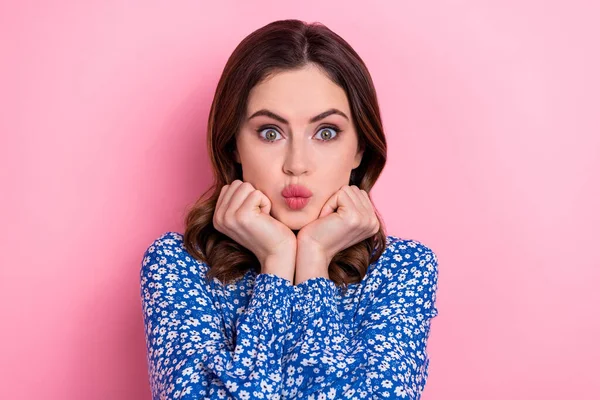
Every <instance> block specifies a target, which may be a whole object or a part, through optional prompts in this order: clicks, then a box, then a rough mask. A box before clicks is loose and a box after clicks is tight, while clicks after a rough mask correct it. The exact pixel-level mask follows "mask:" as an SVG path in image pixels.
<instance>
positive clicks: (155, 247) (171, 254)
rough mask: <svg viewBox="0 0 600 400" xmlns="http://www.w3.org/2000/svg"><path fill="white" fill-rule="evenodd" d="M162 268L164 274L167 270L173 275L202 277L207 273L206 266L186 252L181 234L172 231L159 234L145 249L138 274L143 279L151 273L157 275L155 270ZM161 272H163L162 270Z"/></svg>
mask: <svg viewBox="0 0 600 400" xmlns="http://www.w3.org/2000/svg"><path fill="white" fill-rule="evenodd" d="M162 267H164V272H166V271H167V270H168V271H169V272H170V273H173V274H181V273H183V274H188V273H191V274H194V275H201V276H204V275H205V274H206V271H207V265H206V264H205V263H203V262H200V261H198V260H196V259H195V258H194V257H192V256H191V255H190V253H189V252H188V251H187V249H186V247H185V244H184V242H183V234H181V233H179V232H173V231H168V232H165V233H163V234H161V235H160V236H158V237H157V238H155V239H154V240H153V241H152V242H150V244H149V245H148V246H147V247H146V249H145V251H144V254H143V257H142V263H141V271H140V274H141V276H142V278H143V277H144V276H148V275H151V274H152V273H153V272H154V273H157V270H158V269H159V268H162ZM161 272H163V270H162V269H161ZM164 272H163V273H164ZM158 273H160V272H158Z"/></svg>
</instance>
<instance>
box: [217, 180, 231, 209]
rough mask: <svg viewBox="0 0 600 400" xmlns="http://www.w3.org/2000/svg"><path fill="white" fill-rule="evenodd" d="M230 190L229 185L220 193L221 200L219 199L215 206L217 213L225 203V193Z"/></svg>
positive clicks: (224, 186) (222, 188)
mask: <svg viewBox="0 0 600 400" xmlns="http://www.w3.org/2000/svg"><path fill="white" fill-rule="evenodd" d="M227 189H229V185H223V186H221V191H220V192H219V198H218V199H217V204H216V205H215V211H218V210H219V207H220V206H221V204H222V203H223V197H225V192H226V191H227Z"/></svg>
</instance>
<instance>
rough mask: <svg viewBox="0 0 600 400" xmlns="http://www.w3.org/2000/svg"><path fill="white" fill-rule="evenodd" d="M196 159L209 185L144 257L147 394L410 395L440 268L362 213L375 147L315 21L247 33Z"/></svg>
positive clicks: (365, 94) (424, 361) (382, 153)
mask: <svg viewBox="0 0 600 400" xmlns="http://www.w3.org/2000/svg"><path fill="white" fill-rule="evenodd" d="M208 150H209V154H210V160H211V162H212V166H213V173H214V182H215V183H214V185H213V186H212V187H211V188H210V189H209V190H208V191H207V192H206V193H205V194H204V195H203V196H202V197H201V198H200V199H199V200H198V202H197V203H196V204H195V205H194V206H193V207H192V209H191V210H189V213H188V216H187V219H186V230H185V233H184V234H183V235H182V234H179V233H177V232H166V233H164V234H162V235H161V236H160V237H158V238H157V239H156V240H155V241H154V242H153V243H151V244H150V246H149V247H148V249H147V250H146V252H145V254H144V257H143V261H142V267H141V296H142V306H143V311H144V323H145V334H146V344H147V349H148V366H149V374H150V383H151V390H152V393H153V398H154V399H179V398H187V399H201V398H210V399H231V398H233V399H284V398H286V399H287V398H306V399H325V398H327V399H341V398H356V399H358V398H367V399H372V398H397V399H398V398H406V399H417V398H419V397H420V394H421V392H422V391H423V388H424V385H425V382H426V379H427V376H428V364H429V358H428V355H427V352H426V343H427V339H428V336H429V329H430V321H431V319H432V318H433V317H434V316H436V315H437V309H436V308H435V296H436V289H437V258H436V256H435V254H434V253H433V252H432V250H431V249H430V248H428V247H427V246H425V245H424V244H422V243H420V242H418V241H416V240H409V239H402V238H400V237H397V236H392V235H386V233H385V231H384V228H383V226H382V225H383V224H382V223H381V219H380V218H379V215H378V213H377V212H376V209H375V207H374V206H373V204H372V203H371V199H370V197H369V191H370V190H371V188H372V187H373V185H374V184H375V182H376V181H377V178H378V177H379V175H380V173H381V171H382V169H383V167H384V165H385V161H386V140H385V136H384V133H383V129H382V124H381V118H380V114H379V106H378V103H377V97H376V93H375V89H374V87H373V83H372V80H371V77H370V75H369V72H368V70H367V68H366V66H365V65H364V63H363V61H362V60H361V59H360V57H359V56H358V55H357V54H356V52H355V51H354V50H353V49H352V48H351V47H350V46H349V45H348V43H346V42H345V41H344V40H343V39H342V38H341V37H339V36H338V35H337V34H335V33H334V32H332V31H331V30H329V29H328V28H327V27H325V26H323V25H322V24H310V25H309V24H305V23H303V22H301V21H298V20H283V21H276V22H273V23H270V24H268V25H266V26H264V27H262V28H260V29H258V30H257V31H255V32H253V33H251V34H250V35H249V36H247V37H246V38H245V39H244V40H243V41H242V42H241V43H240V44H239V45H238V47H237V48H236V49H235V50H234V52H233V54H232V55H231V57H230V58H229V60H228V62H227V64H226V66H225V69H224V71H223V74H222V77H221V79H220V81H219V83H218V86H217V89H216V94H215V97H214V100H213V103H212V107H211V110H210V116H209V121H208ZM205 195H206V196H205Z"/></svg>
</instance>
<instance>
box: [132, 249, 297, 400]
mask: <svg viewBox="0 0 600 400" xmlns="http://www.w3.org/2000/svg"><path fill="white" fill-rule="evenodd" d="M166 242H167V241H161V240H160V239H157V240H156V241H155V242H154V243H153V244H152V245H151V246H150V247H149V248H148V249H147V250H146V252H145V254H144V257H143V261H142V266H141V272H140V286H141V289H140V293H141V300H142V309H143V314H144V318H143V319H144V328H145V340H146V347H147V362H148V371H149V377H150V387H151V391H152V399H153V400H155V399H161V400H162V399H180V398H184V399H204V398H211V399H212V398H219V399H225V398H227V399H250V398H259V397H260V398H263V399H278V398H279V397H280V396H279V394H280V393H281V390H282V381H281V368H282V365H281V358H282V356H283V342H284V340H285V337H284V336H285V334H286V331H287V327H288V325H289V318H290V316H291V303H290V299H291V294H292V293H293V285H292V284H291V282H289V281H288V280H286V279H284V278H281V277H278V276H277V275H273V274H259V275H257V276H256V279H255V282H254V289H253V293H252V296H251V298H250V299H249V303H248V306H247V307H246V308H245V309H244V311H243V313H242V314H241V315H240V316H239V319H238V322H237V326H236V332H235V333H236V335H235V339H234V340H233V342H234V343H231V341H230V340H228V339H227V337H226V334H225V331H224V321H223V317H222V315H221V313H220V312H219V310H218V309H217V307H216V306H215V304H214V303H213V297H212V296H211V295H210V293H209V289H208V288H207V286H206V283H205V279H204V278H202V274H201V273H200V270H201V268H200V267H201V266H203V265H201V264H199V263H197V262H196V261H195V260H194V259H192V258H191V257H190V256H189V255H188V256H187V257H186V256H183V255H181V248H180V247H177V246H169V245H167V244H165V243H166ZM178 252H179V255H178V254H177V253H178Z"/></svg>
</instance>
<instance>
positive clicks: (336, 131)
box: [256, 125, 342, 143]
mask: <svg viewBox="0 0 600 400" xmlns="http://www.w3.org/2000/svg"><path fill="white" fill-rule="evenodd" d="M267 129H272V130H274V131H275V132H277V133H279V134H280V135H281V132H279V130H278V128H277V127H276V126H274V125H261V126H260V127H258V129H256V132H257V134H258V138H259V139H260V140H262V141H263V142H266V143H276V142H277V141H278V140H269V139H265V138H264V137H263V136H262V135H261V132H263V131H265V130H267ZM324 129H330V130H332V131H334V132H335V136H334V137H333V138H331V139H318V140H320V141H322V142H332V141H334V140H337V139H338V138H339V137H340V134H341V132H342V130H341V129H340V128H338V127H337V126H335V125H322V126H320V127H319V128H318V129H317V133H318V132H320V131H321V130H324Z"/></svg>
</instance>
